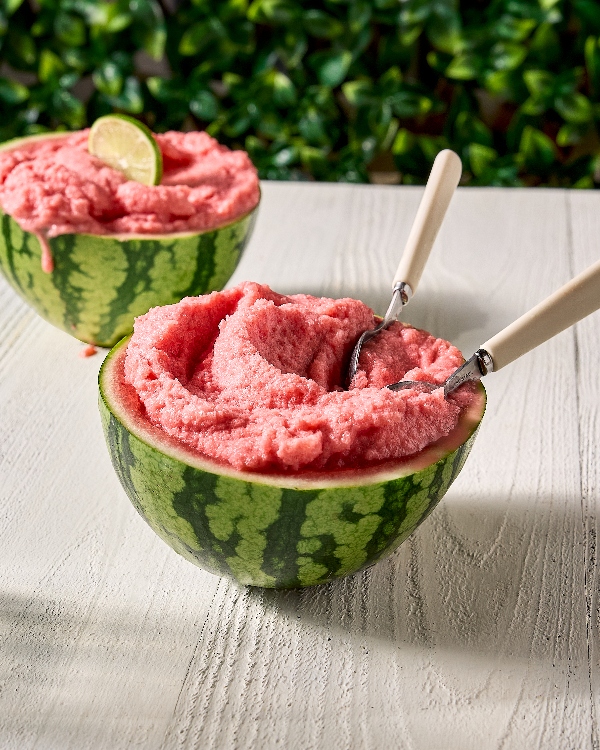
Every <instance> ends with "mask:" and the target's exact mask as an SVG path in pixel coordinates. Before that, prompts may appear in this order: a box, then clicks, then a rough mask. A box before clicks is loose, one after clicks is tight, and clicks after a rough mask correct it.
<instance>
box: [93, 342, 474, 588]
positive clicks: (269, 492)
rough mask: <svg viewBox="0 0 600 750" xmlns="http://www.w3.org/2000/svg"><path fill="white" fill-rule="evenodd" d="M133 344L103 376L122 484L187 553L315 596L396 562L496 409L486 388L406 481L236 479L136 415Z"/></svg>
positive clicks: (104, 405) (108, 429)
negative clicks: (131, 389) (127, 388)
mask: <svg viewBox="0 0 600 750" xmlns="http://www.w3.org/2000/svg"><path fill="white" fill-rule="evenodd" d="M126 342H127V340H125V341H124V342H122V343H121V344H119V345H118V346H117V347H115V349H113V351H112V352H111V353H110V354H109V356H108V357H107V359H106V361H105V362H104V364H103V366H102V370H101V372H100V399H99V404H100V412H101V416H102V423H103V427H104V433H105V437H106V442H107V445H108V449H109V452H110V456H111V460H112V463H113V466H114V468H115V471H116V472H117V475H118V477H119V479H120V481H121V484H122V485H123V487H124V489H125V491H126V492H127V495H128V496H129V498H130V500H131V502H132V503H133V505H134V506H135V508H136V509H137V510H138V512H139V513H140V514H141V515H142V517H143V518H144V519H145V520H146V521H147V522H148V524H149V525H150V526H151V527H152V528H153V529H154V531H155V532H156V533H157V534H158V535H159V536H160V537H161V538H162V539H164V541H166V542H167V544H169V545H171V547H173V549H174V550H175V551H176V552H179V554H181V555H183V556H184V557H185V558H187V559H188V560H190V561H192V562H194V563H196V564H197V565H199V566H200V567H202V568H204V569H206V570H208V571H210V572H212V573H216V574H218V575H226V576H230V577H233V578H235V579H236V580H238V581H239V582H240V583H242V584H244V585H251V586H265V587H269V588H296V587H299V586H311V585H313V584H317V583H323V582H325V581H329V580H331V579H333V578H337V577H340V576H344V575H347V574H349V573H354V572H356V571H358V570H360V569H361V568H364V567H366V566H368V565H371V564H372V563H374V562H375V561H377V560H379V559H380V558H381V557H383V556H385V555H387V554H390V553H391V552H393V551H394V550H395V549H396V548H397V547H398V545H400V544H401V543H402V542H403V541H404V540H405V539H406V538H407V537H408V536H409V535H410V534H411V533H412V532H413V531H414V530H415V529H416V527H417V526H418V525H419V524H420V523H421V522H422V521H423V519H424V518H426V517H427V516H428V515H429V513H430V512H431V511H432V510H433V508H434V507H435V506H436V505H437V503H438V502H439V500H440V499H441V498H442V497H443V495H444V494H445V493H446V491H447V490H448V488H449V487H450V485H451V484H452V482H453V481H454V479H455V478H456V476H457V475H458V473H459V471H460V470H461V468H462V466H463V464H464V462H465V460H466V458H467V456H468V454H469V451H470V450H471V446H472V445H473V442H474V440H475V436H476V434H477V429H478V426H479V422H480V421H481V418H482V416H483V411H484V409H485V391H484V390H483V386H480V388H481V390H480V399H479V402H478V404H477V405H476V407H475V408H474V409H473V410H472V411H471V413H470V414H469V415H468V416H466V417H465V419H464V420H463V423H462V424H461V425H460V429H457V431H456V435H455V436H454V437H452V438H450V439H448V441H447V442H446V444H444V445H443V446H441V447H440V446H439V445H438V447H437V448H435V449H432V450H429V449H428V450H427V451H425V452H423V454H420V455H419V457H418V459H416V460H415V461H414V462H411V463H410V464H406V463H404V464H403V465H402V466H398V467H397V468H396V470H395V472H394V471H390V470H389V468H388V469H386V471H385V472H381V474H380V475H379V476H378V475H377V474H376V473H374V472H372V471H371V472H364V473H363V474H360V473H355V474H354V475H353V476H350V477H348V476H347V475H346V476H345V478H340V479H339V485H340V486H336V481H337V479H338V477H337V476H336V475H335V474H334V475H328V476H327V477H325V478H317V479H310V480H306V479H302V478H297V479H294V478H289V477H288V478H283V477H281V476H263V475H257V474H250V473H247V472H236V471H234V470H232V469H226V468H224V467H220V466H217V465H215V463H214V462H210V461H206V460H200V459H197V458H196V459H195V458H194V457H193V456H190V455H189V453H186V451H185V449H184V450H179V449H178V448H177V447H174V446H173V445H172V444H169V443H167V441H165V439H164V437H158V436H157V433H158V431H157V430H156V429H155V428H152V427H151V426H150V425H149V424H148V423H147V422H144V420H143V419H142V420H140V419H139V418H136V417H135V416H132V415H131V414H128V413H127V410H126V407H124V406H123V404H122V399H121V398H120V396H119V388H115V386H114V384H115V383H117V382H121V380H122V378H121V377H120V374H119V373H120V372H122V359H123V355H124V352H125V346H126ZM457 436H460V437H457ZM161 440H162V442H160V441H161ZM159 443H160V448H159V447H158V445H159ZM163 443H164V445H163ZM340 477H341V475H340Z"/></svg>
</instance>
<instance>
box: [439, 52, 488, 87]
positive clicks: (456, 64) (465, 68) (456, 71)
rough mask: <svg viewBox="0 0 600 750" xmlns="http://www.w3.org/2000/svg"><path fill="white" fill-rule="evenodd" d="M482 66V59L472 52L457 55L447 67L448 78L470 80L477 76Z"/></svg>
mask: <svg viewBox="0 0 600 750" xmlns="http://www.w3.org/2000/svg"><path fill="white" fill-rule="evenodd" d="M480 68H481V60H480V59H479V58H478V57H477V56H475V55H472V54H470V53H465V54H459V55H456V56H455V57H454V58H453V60H452V61H451V62H450V65H448V67H447V68H446V75H447V76H448V78H455V79H457V80H459V81H470V80H473V79H474V78H477V76H478V74H479V71H480Z"/></svg>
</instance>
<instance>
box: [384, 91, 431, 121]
mask: <svg viewBox="0 0 600 750" xmlns="http://www.w3.org/2000/svg"><path fill="white" fill-rule="evenodd" d="M387 101H388V104H389V105H390V106H391V108H392V112H393V113H394V114H395V115H397V116H398V117H418V116H419V115H426V114H427V113H428V112H431V110H432V109H433V100H432V99H430V98H429V97H428V96H425V95H424V94H419V93H417V92H416V91H411V90H405V91H399V92H398V93H397V94H394V95H393V96H390V97H388V100H387Z"/></svg>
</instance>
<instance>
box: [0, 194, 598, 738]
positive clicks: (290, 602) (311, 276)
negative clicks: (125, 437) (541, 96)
mask: <svg viewBox="0 0 600 750" xmlns="http://www.w3.org/2000/svg"><path fill="white" fill-rule="evenodd" d="M420 195H421V189H420V188H403V187H374V186H350V185H316V184H293V183H287V184H286V183H271V184H269V183H267V184H265V185H264V193H263V196H264V197H263V203H262V207H261V209H260V216H259V220H258V224H257V226H256V230H255V233H254V236H253V238H252V241H251V243H250V245H249V247H248V249H247V251H246V254H245V256H244V259H243V261H242V263H241V264H240V266H239V269H238V271H237V272H236V274H235V277H234V278H233V279H232V282H231V283H232V284H233V283H235V282H237V281H241V280H242V279H252V280H255V281H260V282H266V283H268V284H270V285H271V286H272V287H273V288H274V289H276V290H277V291H280V292H300V291H302V292H309V293H312V294H318V295H328V296H334V297H340V296H354V297H358V298H361V299H363V300H365V301H366V302H368V303H369V304H371V305H372V306H373V307H374V308H375V310H376V311H377V312H383V311H384V310H385V308H386V306H387V303H388V301H389V294H390V292H389V280H390V279H391V276H392V274H393V272H394V270H395V268H396V264H397V261H398V258H399V254H400V252H401V249H402V247H403V243H404V240H405V239H406V237H407V234H408V230H409V225H410V222H411V220H412V217H413V215H414V213H415V211H416V207H417V204H418V201H419V198H420ZM598 257H600V194H599V193H592V192H565V191H560V190H495V189H461V190H459V192H458V194H457V196H456V197H455V198H454V201H453V203H452V205H451V208H450V212H449V215H448V218H447V223H446V224H445V225H444V227H443V229H442V231H441V233H440V236H439V238H438V241H437V243H436V246H435V248H434V251H433V253H432V256H431V259H430V263H429V265H428V267H427V269H426V271H425V274H424V276H423V279H422V284H421V287H420V289H419V292H418V294H417V296H416V297H415V299H414V300H413V301H412V302H411V304H410V305H409V307H408V308H407V314H406V319H407V320H408V321H409V322H411V323H414V324H416V325H418V326H422V327H424V328H427V329H428V330H430V331H432V332H434V333H436V334H438V335H440V336H443V337H445V338H448V339H450V340H451V341H453V342H454V343H456V344H457V345H458V346H459V347H461V348H462V349H463V351H465V353H468V354H471V353H472V352H473V351H474V349H475V348H476V347H477V346H478V345H479V344H481V343H482V342H483V341H485V340H486V338H488V337H489V336H490V335H491V334H492V333H494V332H496V331H497V330H499V329H500V328H501V327H503V326H504V325H505V324H507V323H508V322H510V321H511V320H512V319H513V318H514V317H516V316H517V315H519V314H521V313H522V312H524V311H525V310H527V309H528V308H529V307H531V306H532V305H533V304H534V303H536V302H538V301H539V300H540V299H542V298H543V297H544V296H546V295H547V294H548V293H550V292H551V291H552V290H553V289H555V288H557V287H558V286H559V285H560V284H562V283H564V282H565V281H566V280H567V279H569V278H570V277H571V276H573V275H574V274H575V273H577V272H579V271H581V270H583V269H584V268H585V267H586V266H588V265H590V264H591V263H592V262H593V261H595V260H597V259H598ZM80 349H81V345H80V344H79V343H78V342H76V341H74V340H73V339H71V338H70V337H69V336H67V335H66V334H64V333H61V332H60V331H58V330H55V329H53V328H52V327H51V326H50V325H48V324H47V323H45V322H44V321H42V320H41V319H39V318H38V317H37V316H36V315H35V314H34V313H33V312H31V311H30V310H29V309H28V308H27V307H26V306H25V305H24V304H23V303H22V302H21V301H20V300H19V299H18V298H17V297H16V296H15V295H14V294H13V292H12V291H11V290H10V289H9V288H8V286H7V285H6V284H5V283H4V282H3V281H2V282H0V748H2V749H3V750H4V749H5V748H15V749H18V750H28V749H30V748H36V750H39V749H44V750H45V749H46V748H52V749H55V748H60V749H61V750H62V748H73V749H74V750H84V748H90V749H93V750H100V749H103V748H106V749H107V750H116V749H117V748H130V747H140V748H145V749H146V748H200V749H201V750H208V749H210V748H219V749H221V748H223V749H229V748H252V749H254V748H256V749H257V750H270V749H271V748H273V749H274V748H282V749H283V750H288V749H289V750H296V749H298V750H313V749H317V748H323V749H324V750H332V749H334V750H337V749H350V748H352V749H353V750H354V749H359V748H360V749H362V748H365V749H366V750H377V749H379V748H382V749H383V748H385V750H388V749H392V750H397V749H400V748H402V749H403V748H406V749H407V750H408V749H410V750H420V749H423V750H437V749H438V748H439V749H440V750H442V749H443V750H453V749H455V748H456V750H469V749H471V748H472V749H473V750H482V749H487V748H497V749H498V750H500V749H502V750H507V749H508V748H527V749H529V748H556V749H557V750H558V749H560V750H563V749H564V748H576V749H577V750H579V749H582V748H598V743H599V731H598V713H599V711H600V662H599V658H600V657H599V654H600V640H599V625H600V620H599V617H600V602H599V597H598V588H599V583H600V576H599V573H598V559H597V558H598V555H599V554H600V553H599V551H598V549H597V534H598V526H599V523H600V450H599V448H598V446H599V445H600V413H599V407H598V405H599V403H600V377H599V374H598V367H599V365H600V313H597V314H595V315H594V316H592V317H590V318H588V319H587V320H586V321H584V322H583V323H580V324H579V325H578V326H577V327H576V328H575V329H571V330H570V331H567V332H565V333H563V334H561V335H560V336H559V337H557V338H556V339H554V340H553V341H551V342H549V343H547V344H546V345H544V346H543V347H541V348H539V349H538V350H536V351H535V352H533V353H531V354H529V355H528V356H526V357H525V358H523V359H522V360H520V361H518V362H516V363H515V364H513V365H512V366H510V367H508V368H506V369H505V370H502V371H501V372H499V373H496V374H493V375H490V376H489V377H488V378H486V381H485V384H486V387H487V389H488V394H489V405H488V412H487V414H486V416H485V419H484V422H483V425H482V429H481V431H480V436H479V437H478V439H477V442H476V444H475V447H474V449H473V452H472V454H471V456H470V458H469V460H468V461H467V464H466V466H465V468H464V470H463V473H462V474H461V476H460V477H459V479H458V480H457V481H456V483H455V484H454V486H453V487H452V489H451V491H450V492H449V494H448V495H447V496H446V498H445V499H444V500H443V501H442V503H441V505H440V506H439V507H438V509H436V511H435V512H434V513H433V514H432V516H431V517H430V518H429V519H428V521H426V522H425V524H424V525H423V526H422V527H421V528H419V529H418V530H417V532H416V533H415V534H414V536H413V537H412V538H411V539H410V540H408V541H407V542H406V543H405V544H404V545H403V547H402V548H401V549H400V550H399V551H398V552H397V553H396V554H395V555H394V556H393V557H392V558H390V559H389V560H387V561H384V562H382V563H380V564H378V565H377V566H375V567H374V568H372V569H370V570H369V571H367V572H365V573H363V574H359V575H357V576H355V577H352V578H348V579H345V580H342V581H339V582H336V583H333V584H331V585H326V586H321V587H316V588H314V589H307V590H304V591H292V592H285V593H279V592H273V591H261V590H258V589H254V590H246V589H243V588H241V587H239V586H237V585H236V584H234V583H232V582H229V581H227V580H225V579H219V578H217V577H214V576H212V575H210V574H209V573H205V572H204V571H202V570H200V569H199V568H195V567H194V566H192V565H191V564H190V563H188V562H186V561H185V560H183V559H181V558H179V557H178V556H177V555H176V554H175V553H174V552H173V551H172V550H171V549H170V548H168V547H166V546H165V545H164V544H163V542H162V541H160V540H159V539H158V538H157V537H155V535H154V534H153V532H152V531H151V530H150V528H148V527H147V526H146V525H145V524H144V522H143V521H142V520H141V518H139V517H138V515H137V514H136V512H135V511H134V509H133V507H132V506H131V505H130V503H129V501H128V500H127V498H126V496H125V493H124V492H123V490H122V489H121V486H120V484H119V482H118V480H117V478H116V476H115V474H114V473H113V470H112V467H111V465H110V461H109V458H108V454H107V452H106V449H105V447H104V442H103V437H102V433H101V427H100V420H99V417H98V413H97V408H96V374H97V371H98V368H99V366H100V363H101V360H102V354H99V355H97V356H96V357H92V358H91V359H87V360H86V359H80V358H79V357H78V356H77V355H78V352H79V350H80Z"/></svg>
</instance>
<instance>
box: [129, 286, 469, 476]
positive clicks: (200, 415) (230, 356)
mask: <svg viewBox="0 0 600 750" xmlns="http://www.w3.org/2000/svg"><path fill="white" fill-rule="evenodd" d="M373 324H374V316H373V312H372V310H370V309H369V308H368V307H367V306H366V305H364V304H363V303H362V302H360V301H357V300H353V299H340V300H334V299H328V298H317V297H312V296H309V295H302V294H298V295H290V296H286V295H281V294H277V293H276V292H273V291H272V290H271V289H269V287H267V286H261V285H259V284H255V283H252V282H246V283H243V284H240V285H239V286H237V287H235V288H234V289H230V290H227V291H223V292H214V293H213V294H210V295H206V296H203V297H189V298H186V299H184V300H182V301H181V302H179V303H178V304H176V305H171V306H168V307H163V308H155V309H153V310H151V311H150V312H149V313H147V314H146V315H144V316H142V317H141V318H138V319H137V321H136V324H135V330H134V334H133V336H132V338H131V340H130V342H129V345H128V349H127V356H126V360H125V379H126V381H127V382H128V383H129V384H130V385H131V386H133V387H134V388H135V390H136V392H137V394H138V396H139V398H140V400H141V402H142V404H143V406H144V408H145V412H146V414H147V416H148V418H149V419H150V420H151V421H152V423H153V424H154V425H156V426H157V427H159V428H160V429H162V430H164V431H165V432H166V433H167V434H168V435H170V436H171V437H174V438H176V439H177V440H179V441H181V442H182V443H184V444H185V445H186V446H188V447H191V448H192V449H194V450H196V451H198V453H199V454H201V455H204V456H207V457H209V458H212V459H215V460H217V461H219V462H222V463H225V464H229V465H231V466H233V467H234V468H237V469H246V470H251V471H270V472H272V471H283V472H288V473H289V472H297V471H301V470H317V471H332V470H335V469H341V468H347V467H363V466H370V465H377V464H381V463H385V462H388V461H397V460H401V459H402V458H404V457H407V456H410V455H413V454H415V453H418V452H419V451H421V450H422V449H423V448H424V447H426V446H427V445H429V444H430V443H432V442H435V441H436V440H438V439H440V438H442V437H444V436H446V435H447V434H448V433H449V432H450V431H451V430H452V429H453V428H454V427H455V426H456V423H457V421H458V416H459V414H460V412H461V409H463V408H465V407H466V406H467V405H468V404H469V402H470V399H472V397H473V392H472V390H471V389H470V388H469V387H467V388H463V389H461V390H460V391H458V392H457V393H456V394H455V395H453V396H452V397H451V398H449V399H445V398H444V395H443V390H442V389H439V390H437V391H434V392H433V393H422V392H420V391H419V392H417V391H414V390H403V391H398V392H393V391H390V390H389V389H387V388H385V386H386V385H387V384H389V383H392V382H395V381H397V380H401V379H403V378H410V379H413V380H415V379H416V380H419V379H420V380H428V381H431V380H434V381H435V382H442V381H443V380H444V379H445V378H446V377H447V376H448V375H449V374H450V373H451V372H452V371H453V370H455V369H456V368H457V367H458V366H459V365H460V364H461V362H462V361H463V360H462V355H461V353H460V352H459V351H458V349H456V348H455V347H453V346H452V345H451V344H449V343H448V342H446V341H443V340H441V339H437V338H435V337H434V336H431V335H430V334H428V333H427V332H425V331H420V330H418V329H415V328H412V327H410V326H405V325H402V324H400V323H394V324H393V325H392V326H390V328H389V329H388V330H386V331H385V332H383V333H382V334H380V335H379V336H377V337H376V338H374V339H373V340H372V341H371V342H369V343H368V344H367V345H366V346H365V347H364V350H363V354H362V356H361V363H360V364H361V369H360V370H359V372H358V374H357V376H356V378H355V380H354V382H353V384H352V387H351V389H350V390H345V389H344V388H343V383H344V379H345V375H346V371H347V365H348V359H349V356H350V352H351V350H352V348H353V346H354V344H355V342H356V340H357V338H358V336H359V335H360V334H361V333H362V332H363V331H364V330H366V329H367V328H371V327H373Z"/></svg>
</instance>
